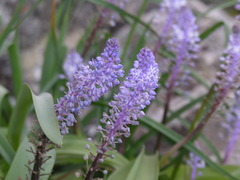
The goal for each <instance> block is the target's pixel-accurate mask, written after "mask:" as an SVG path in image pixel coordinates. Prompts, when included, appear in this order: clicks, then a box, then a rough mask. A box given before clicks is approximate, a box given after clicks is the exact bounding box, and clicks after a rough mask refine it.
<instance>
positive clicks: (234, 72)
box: [215, 24, 240, 96]
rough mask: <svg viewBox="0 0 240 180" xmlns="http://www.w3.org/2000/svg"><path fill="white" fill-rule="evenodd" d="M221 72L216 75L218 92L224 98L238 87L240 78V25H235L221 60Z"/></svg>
mask: <svg viewBox="0 0 240 180" xmlns="http://www.w3.org/2000/svg"><path fill="white" fill-rule="evenodd" d="M220 61H221V65H220V68H221V70H220V71H219V72H217V74H216V77H217V78H216V80H215V83H216V90H218V92H220V94H221V95H222V96H225V95H226V94H227V91H228V90H229V89H231V88H236V87H237V86H238V83H237V82H239V80H240V79H239V77H240V71H239V69H240V25H239V24H237V25H234V26H233V29H232V34H231V35H230V36H229V43H228V46H227V48H226V49H225V51H224V55H223V56H222V57H221V58H220Z"/></svg>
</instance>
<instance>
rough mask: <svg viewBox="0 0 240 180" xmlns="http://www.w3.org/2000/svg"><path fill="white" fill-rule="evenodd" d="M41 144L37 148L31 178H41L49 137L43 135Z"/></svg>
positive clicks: (37, 179) (34, 179)
mask: <svg viewBox="0 0 240 180" xmlns="http://www.w3.org/2000/svg"><path fill="white" fill-rule="evenodd" d="M41 142H42V143H41V144H39V145H38V146H37V148H36V154H35V159H34V166H33V170H32V175H31V180H39V178H40V175H41V170H42V168H41V167H42V164H43V163H44V158H45V154H46V151H47V144H48V138H47V137H46V136H45V135H43V136H42V137H41Z"/></svg>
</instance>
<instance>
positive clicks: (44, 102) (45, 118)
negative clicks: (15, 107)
mask: <svg viewBox="0 0 240 180" xmlns="http://www.w3.org/2000/svg"><path fill="white" fill-rule="evenodd" d="M29 89H30V88H29ZM30 90H31V89H30ZM31 93H32V99H33V104H34V107H35V111H36V115H37V118H38V122H39V124H40V126H41V129H42V130H43V132H44V134H45V135H46V136H47V137H48V139H50V140H51V141H52V142H54V143H55V144H59V145H61V144H62V135H61V134H60V130H59V125H58V121H57V117H56V114H55V109H54V104H53V99H52V96H51V95H50V94H49V93H43V94H40V95H39V96H36V95H35V94H34V93H33V92H32V91H31Z"/></svg>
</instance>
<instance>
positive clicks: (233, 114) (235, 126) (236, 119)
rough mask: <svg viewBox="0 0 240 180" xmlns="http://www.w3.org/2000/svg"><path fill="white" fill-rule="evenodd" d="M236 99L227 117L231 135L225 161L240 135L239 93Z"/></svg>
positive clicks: (224, 161)
mask: <svg viewBox="0 0 240 180" xmlns="http://www.w3.org/2000/svg"><path fill="white" fill-rule="evenodd" d="M235 99H236V101H235V104H234V106H233V107H232V108H231V109H230V111H229V112H228V114H227V117H226V120H227V122H226V123H227V124H226V125H227V126H226V127H227V130H228V132H229V135H230V137H229V141H228V145H227V148H226V151H225V155H224V158H223V163H226V162H227V160H228V158H229V157H230V155H231V153H232V151H233V149H234V146H235V144H236V142H237V140H238V138H239V135H240V96H239V95H238V94H237V93H236V95H235Z"/></svg>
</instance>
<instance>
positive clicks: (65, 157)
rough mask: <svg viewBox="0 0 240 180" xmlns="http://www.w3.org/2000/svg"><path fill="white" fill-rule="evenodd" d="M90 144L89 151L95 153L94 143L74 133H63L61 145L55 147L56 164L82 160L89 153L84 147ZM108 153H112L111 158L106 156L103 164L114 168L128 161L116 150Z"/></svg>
mask: <svg viewBox="0 0 240 180" xmlns="http://www.w3.org/2000/svg"><path fill="white" fill-rule="evenodd" d="M86 144H89V145H90V151H91V152H92V153H93V154H96V151H97V148H96V146H95V145H94V144H92V143H89V142H87V140H86V139H85V138H84V139H83V138H81V137H79V136H75V135H65V136H64V139H63V147H62V148H61V149H57V160H56V163H57V164H62V163H74V162H75V163H79V162H84V160H83V156H84V155H85V154H89V151H88V150H86V149H85V145H86ZM108 154H113V155H114V156H115V157H114V158H113V159H111V158H107V159H106V160H105V161H104V163H103V164H106V165H108V166H112V167H114V168H116V169H117V168H120V167H123V166H125V165H126V164H127V163H128V160H127V159H126V158H124V157H123V156H122V155H120V154H119V153H118V152H115V151H110V152H108Z"/></svg>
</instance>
